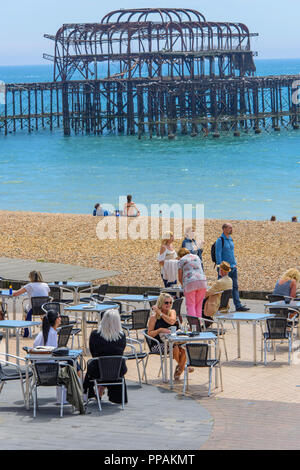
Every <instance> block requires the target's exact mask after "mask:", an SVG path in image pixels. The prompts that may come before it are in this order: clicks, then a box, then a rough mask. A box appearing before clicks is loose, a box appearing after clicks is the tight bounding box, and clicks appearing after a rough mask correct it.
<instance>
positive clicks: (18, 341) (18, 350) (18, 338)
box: [16, 328, 20, 365]
mask: <svg viewBox="0 0 300 470" xmlns="http://www.w3.org/2000/svg"><path fill="white" fill-rule="evenodd" d="M16 356H18V357H19V356H20V330H19V328H16ZM16 362H17V364H18V365H20V361H19V359H17V361H16Z"/></svg>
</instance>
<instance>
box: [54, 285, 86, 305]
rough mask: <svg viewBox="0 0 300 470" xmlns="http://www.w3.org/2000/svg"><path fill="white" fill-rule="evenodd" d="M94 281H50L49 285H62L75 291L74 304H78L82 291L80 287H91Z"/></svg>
mask: <svg viewBox="0 0 300 470" xmlns="http://www.w3.org/2000/svg"><path fill="white" fill-rule="evenodd" d="M91 286H92V283H91V282H75V281H74V282H73V281H67V282H62V281H60V282H50V283H49V287H50V288H51V287H61V288H65V289H66V290H68V291H70V292H72V293H73V302H74V304H78V303H79V302H80V292H79V289H87V288H88V287H91Z"/></svg>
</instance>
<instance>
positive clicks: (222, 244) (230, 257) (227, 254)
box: [216, 223, 250, 312]
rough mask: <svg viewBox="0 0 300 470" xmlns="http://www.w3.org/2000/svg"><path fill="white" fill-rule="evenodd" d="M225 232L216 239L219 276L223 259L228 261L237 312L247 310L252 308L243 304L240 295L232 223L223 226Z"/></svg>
mask: <svg viewBox="0 0 300 470" xmlns="http://www.w3.org/2000/svg"><path fill="white" fill-rule="evenodd" d="M222 230H223V233H222V235H221V236H220V237H219V238H218V239H217V241H216V263H217V268H218V278H220V277H221V276H220V274H219V266H220V264H221V263H222V261H227V263H229V264H230V267H231V271H230V273H229V277H231V279H232V299H233V303H234V306H235V309H236V311H237V312H246V311H248V310H250V309H249V308H248V307H246V306H245V305H242V304H241V301H240V296H239V287H238V278H237V267H236V260H235V257H234V244H233V240H232V238H231V234H232V225H231V224H228V223H225V224H223V226H222Z"/></svg>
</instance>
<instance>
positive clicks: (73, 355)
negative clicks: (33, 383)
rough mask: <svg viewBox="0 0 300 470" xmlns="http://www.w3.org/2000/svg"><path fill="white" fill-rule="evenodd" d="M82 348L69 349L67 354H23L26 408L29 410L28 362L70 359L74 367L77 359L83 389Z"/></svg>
mask: <svg viewBox="0 0 300 470" xmlns="http://www.w3.org/2000/svg"><path fill="white" fill-rule="evenodd" d="M82 352H83V351H82V349H69V354H68V355H67V356H53V355H52V353H51V352H50V353H49V354H45V353H43V354H34V353H30V352H29V353H28V354H26V356H25V363H26V386H25V403H26V409H27V410H29V397H30V382H29V374H28V372H29V365H30V363H34V362H46V361H51V362H66V361H72V362H73V366H74V367H75V369H76V362H77V361H79V365H80V369H81V376H80V377H81V378H80V383H81V389H82V390H83V367H82V366H83V357H82Z"/></svg>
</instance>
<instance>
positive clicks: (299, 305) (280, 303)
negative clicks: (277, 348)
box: [265, 300, 300, 338]
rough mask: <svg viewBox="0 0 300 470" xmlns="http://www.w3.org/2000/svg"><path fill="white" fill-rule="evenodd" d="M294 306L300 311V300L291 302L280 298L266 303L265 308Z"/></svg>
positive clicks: (299, 323) (299, 325) (299, 333)
mask: <svg viewBox="0 0 300 470" xmlns="http://www.w3.org/2000/svg"><path fill="white" fill-rule="evenodd" d="M272 307H273V308H293V309H295V310H298V311H299V313H300V301H299V300H292V301H291V302H290V303H289V304H288V303H286V302H285V301H284V300H278V301H277V302H270V303H269V304H265V308H272ZM297 336H298V338H300V321H299V322H298V329H297Z"/></svg>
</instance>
